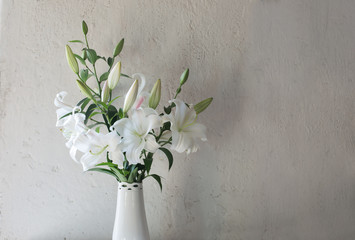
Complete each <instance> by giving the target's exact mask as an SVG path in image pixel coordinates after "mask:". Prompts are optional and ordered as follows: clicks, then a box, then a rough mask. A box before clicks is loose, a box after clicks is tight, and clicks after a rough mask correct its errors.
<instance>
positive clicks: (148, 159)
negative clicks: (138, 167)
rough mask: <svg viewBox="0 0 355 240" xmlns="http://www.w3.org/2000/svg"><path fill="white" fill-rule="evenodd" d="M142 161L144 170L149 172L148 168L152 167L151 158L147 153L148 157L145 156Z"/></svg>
mask: <svg viewBox="0 0 355 240" xmlns="http://www.w3.org/2000/svg"><path fill="white" fill-rule="evenodd" d="M143 161H144V166H145V170H146V171H147V173H148V174H149V171H150V168H151V167H152V163H153V158H152V157H150V156H149V154H148V157H147V158H145V159H144V160H143Z"/></svg>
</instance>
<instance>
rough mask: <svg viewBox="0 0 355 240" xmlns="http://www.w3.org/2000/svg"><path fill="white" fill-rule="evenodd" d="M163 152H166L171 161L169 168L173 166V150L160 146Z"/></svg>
mask: <svg viewBox="0 0 355 240" xmlns="http://www.w3.org/2000/svg"><path fill="white" fill-rule="evenodd" d="M159 149H160V150H161V151H162V152H163V153H165V155H166V157H167V158H168V161H169V170H170V168H171V167H172V166H173V162H174V158H173V155H172V154H171V152H170V151H169V150H168V149H166V148H163V147H161V148H159Z"/></svg>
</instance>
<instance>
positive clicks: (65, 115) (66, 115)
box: [59, 112, 73, 120]
mask: <svg viewBox="0 0 355 240" xmlns="http://www.w3.org/2000/svg"><path fill="white" fill-rule="evenodd" d="M72 114H73V113H72V112H70V113H67V114H64V115H63V116H61V117H60V118H59V120H60V119H63V118H65V117H68V116H69V115H72Z"/></svg>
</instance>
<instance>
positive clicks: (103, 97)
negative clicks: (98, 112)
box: [101, 81, 110, 103]
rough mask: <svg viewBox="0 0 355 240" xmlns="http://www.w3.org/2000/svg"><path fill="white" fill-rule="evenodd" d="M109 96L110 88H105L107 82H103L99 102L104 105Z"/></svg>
mask: <svg viewBox="0 0 355 240" xmlns="http://www.w3.org/2000/svg"><path fill="white" fill-rule="evenodd" d="M109 96H110V88H109V87H108V86H107V81H105V83H104V86H103V87H102V91H101V102H104V103H106V102H107V100H108V97H109Z"/></svg>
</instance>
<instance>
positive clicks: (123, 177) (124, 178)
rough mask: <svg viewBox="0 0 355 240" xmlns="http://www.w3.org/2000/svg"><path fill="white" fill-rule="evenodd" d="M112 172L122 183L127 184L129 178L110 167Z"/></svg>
mask: <svg viewBox="0 0 355 240" xmlns="http://www.w3.org/2000/svg"><path fill="white" fill-rule="evenodd" d="M110 168H111V170H112V171H113V172H114V173H115V175H116V176H117V177H118V179H119V181H120V182H127V178H126V177H125V176H124V175H123V174H122V173H121V172H120V170H119V169H117V168H114V167H110Z"/></svg>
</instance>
